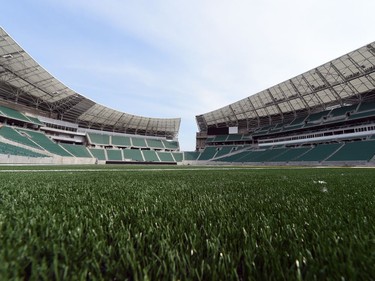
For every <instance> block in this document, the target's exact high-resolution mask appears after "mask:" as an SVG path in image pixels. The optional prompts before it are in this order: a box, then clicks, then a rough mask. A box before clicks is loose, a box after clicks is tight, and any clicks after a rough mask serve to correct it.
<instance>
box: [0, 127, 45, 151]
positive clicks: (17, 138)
mask: <svg viewBox="0 0 375 281" xmlns="http://www.w3.org/2000/svg"><path fill="white" fill-rule="evenodd" d="M0 136H2V137H4V138H6V139H8V140H11V141H14V142H18V143H20V144H24V145H27V146H31V147H34V148H38V149H41V147H40V146H39V145H37V144H36V143H35V142H33V141H32V140H30V139H29V138H27V137H26V136H24V135H22V134H20V133H19V132H17V131H16V130H15V129H13V128H12V127H8V126H3V127H1V128H0Z"/></svg>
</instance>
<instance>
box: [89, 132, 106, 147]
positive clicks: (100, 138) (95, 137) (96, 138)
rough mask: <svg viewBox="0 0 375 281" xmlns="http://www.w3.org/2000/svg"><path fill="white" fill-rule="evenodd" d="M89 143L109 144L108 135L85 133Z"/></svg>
mask: <svg viewBox="0 0 375 281" xmlns="http://www.w3.org/2000/svg"><path fill="white" fill-rule="evenodd" d="M87 137H88V140H89V143H91V144H98V145H109V144H110V143H109V135H105V134H96V133H87Z"/></svg>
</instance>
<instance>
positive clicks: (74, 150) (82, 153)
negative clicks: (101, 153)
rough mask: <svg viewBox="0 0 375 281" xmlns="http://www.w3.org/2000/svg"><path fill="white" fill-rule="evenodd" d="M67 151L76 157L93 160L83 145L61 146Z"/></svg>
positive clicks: (65, 144) (64, 144)
mask: <svg viewBox="0 0 375 281" xmlns="http://www.w3.org/2000/svg"><path fill="white" fill-rule="evenodd" d="M60 145H61V146H62V147H63V148H64V149H65V150H67V151H69V153H70V154H72V155H73V156H75V157H82V158H92V156H91V154H90V152H89V151H88V150H87V148H86V146H83V145H78V144H77V145H75V144H67V143H63V144H60Z"/></svg>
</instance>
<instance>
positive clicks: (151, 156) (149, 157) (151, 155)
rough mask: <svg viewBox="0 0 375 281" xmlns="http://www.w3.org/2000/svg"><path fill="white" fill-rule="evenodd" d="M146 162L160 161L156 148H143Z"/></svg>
mask: <svg viewBox="0 0 375 281" xmlns="http://www.w3.org/2000/svg"><path fill="white" fill-rule="evenodd" d="M142 152H143V157H144V159H145V161H146V162H160V160H159V158H158V155H157V154H156V152H155V151H154V150H142Z"/></svg>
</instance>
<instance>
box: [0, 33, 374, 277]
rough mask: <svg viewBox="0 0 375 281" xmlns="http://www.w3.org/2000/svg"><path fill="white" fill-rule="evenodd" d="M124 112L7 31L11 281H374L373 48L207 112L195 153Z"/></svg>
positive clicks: (4, 186) (4, 105) (1, 260)
mask: <svg viewBox="0 0 375 281" xmlns="http://www.w3.org/2000/svg"><path fill="white" fill-rule="evenodd" d="M125 111H126V109H124V112H121V111H118V110H114V109H111V108H109V107H106V106H104V105H101V104H98V103H96V102H95V101H93V100H91V99H90V98H89V96H88V97H86V96H84V95H82V94H80V93H76V92H75V91H74V90H72V89H70V88H69V87H67V86H65V85H64V84H63V83H62V82H60V81H59V80H58V79H56V78H55V77H54V76H53V75H51V74H50V73H49V72H48V71H47V70H45V69H44V68H43V67H42V66H41V65H39V64H38V63H37V62H36V61H35V60H34V59H33V58H32V57H31V55H30V54H28V53H27V51H26V50H24V49H23V48H22V47H21V46H20V45H19V44H18V43H17V42H16V41H15V39H13V38H12V37H11V36H10V35H9V34H8V33H7V32H6V31H5V30H4V29H2V28H0V164H1V165H0V244H1V245H2V246H1V247H0V279H1V280H374V272H375V270H374V264H375V256H374V253H375V248H374V245H375V244H374V241H375V240H374V233H375V221H374V218H375V213H374V212H375V208H374V202H375V197H374V188H373V183H374V181H375V174H374V172H373V169H363V167H366V168H372V167H371V166H374V163H375V160H374V155H375V43H370V44H368V45H366V46H363V47H360V48H359V49H357V50H354V51H352V52H350V53H348V54H345V55H342V56H340V57H338V58H336V59H333V60H332V61H330V62H327V63H325V64H323V65H321V66H318V67H316V68H314V69H312V70H309V71H307V72H304V73H302V74H300V75H298V76H296V77H293V78H290V79H289V80H287V81H284V82H282V83H279V84H277V85H275V86H273V87H270V88H268V89H265V90H263V91H261V92H259V93H255V94H253V95H250V96H248V97H245V98H244V99H241V100H239V101H237V102H234V103H232V104H229V105H227V106H224V107H222V108H219V109H216V110H214V111H211V112H207V113H203V114H199V115H196V117H195V119H196V123H197V126H198V130H197V131H198V132H197V133H196V136H192V138H194V137H195V138H196V150H195V151H181V149H180V144H179V131H180V124H181V118H179V117H176V118H156V117H146V116H140V115H133V114H129V113H126V112H125ZM331 166H332V167H331ZM349 166H350V167H349ZM316 167H319V168H321V167H324V169H316ZM352 167H355V169H354V168H352ZM361 167H362V168H361Z"/></svg>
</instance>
